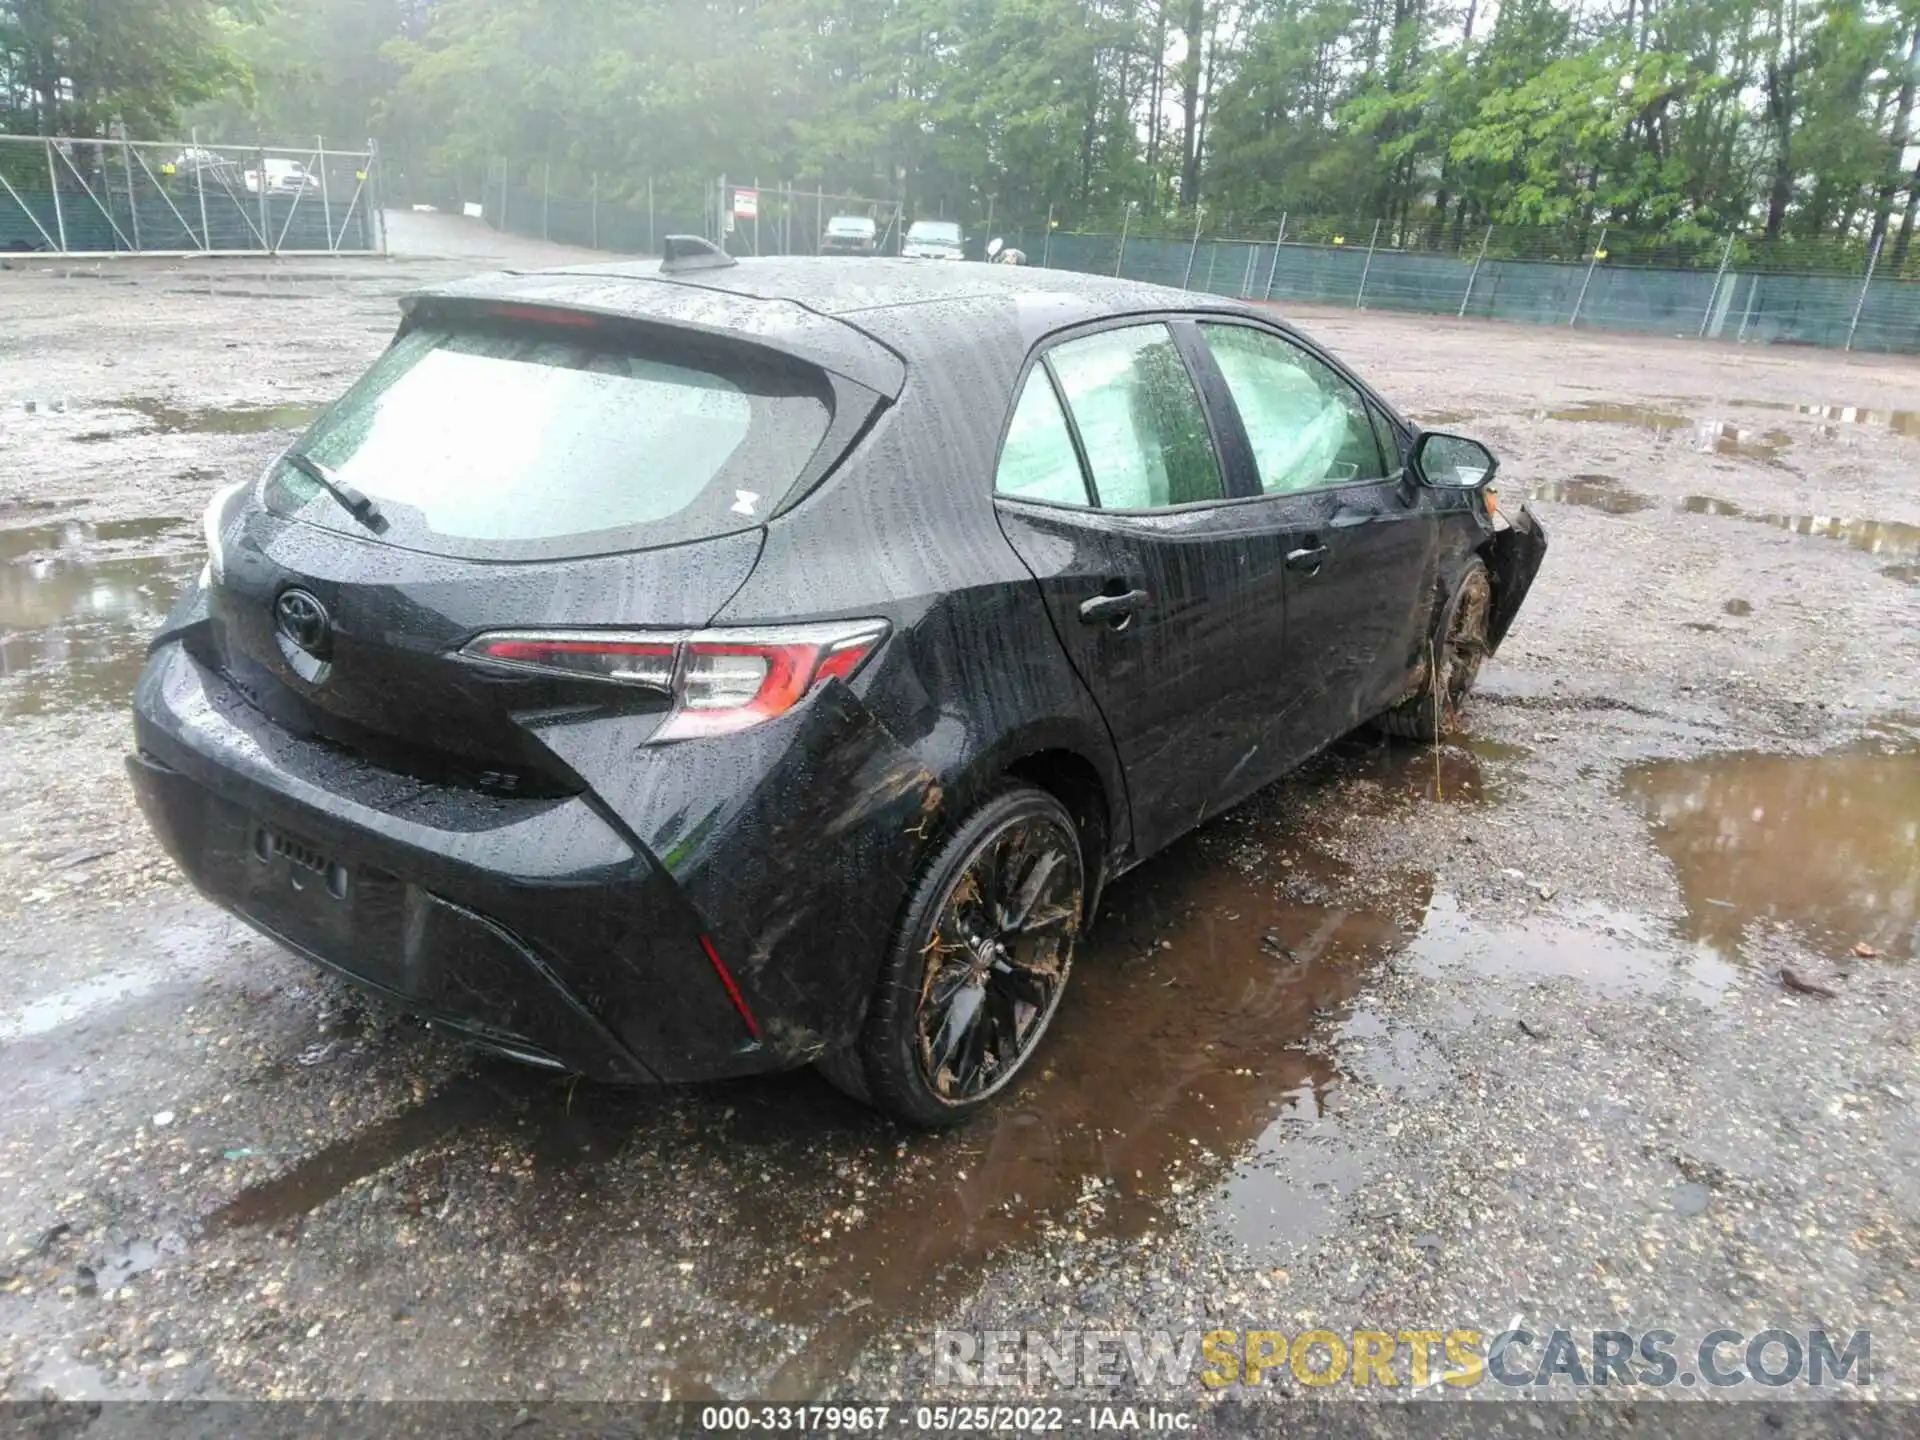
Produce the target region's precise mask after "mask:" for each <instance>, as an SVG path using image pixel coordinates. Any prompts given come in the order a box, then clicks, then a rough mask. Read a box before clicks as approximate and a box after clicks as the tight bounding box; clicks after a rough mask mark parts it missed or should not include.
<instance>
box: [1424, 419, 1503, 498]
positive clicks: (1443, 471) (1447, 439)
mask: <svg viewBox="0 0 1920 1440" xmlns="http://www.w3.org/2000/svg"><path fill="white" fill-rule="evenodd" d="M1413 468H1414V473H1415V474H1417V475H1419V477H1420V479H1421V480H1422V481H1423V482H1425V483H1426V484H1428V485H1432V486H1435V487H1437V488H1440V489H1449V490H1455V489H1457V490H1471V489H1475V488H1477V487H1478V486H1481V485H1484V484H1486V483H1487V482H1488V481H1489V480H1491V479H1493V477H1494V473H1495V472H1496V471H1497V470H1499V468H1500V462H1499V461H1498V460H1496V459H1494V456H1493V452H1492V451H1491V450H1489V449H1488V448H1487V447H1486V446H1484V445H1482V444H1481V443H1480V442H1479V441H1478V440H1469V439H1468V438H1467V437H1466V436H1464V435H1445V434H1442V433H1440V432H1439V431H1437V430H1430V431H1428V432H1427V433H1426V434H1424V435H1422V436H1421V437H1420V438H1419V439H1418V440H1416V441H1415V442H1414V446H1413Z"/></svg>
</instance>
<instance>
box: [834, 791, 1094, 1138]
mask: <svg viewBox="0 0 1920 1440" xmlns="http://www.w3.org/2000/svg"><path fill="white" fill-rule="evenodd" d="M1085 898H1086V877H1085V867H1084V865H1083V863H1082V859H1081V853H1080V837H1079V833H1078V831H1077V830H1076V829H1075V827H1074V823H1073V818H1072V817H1071V816H1070V815H1069V814H1068V813H1067V811H1066V808H1065V807H1064V806H1062V805H1061V804H1060V802H1059V801H1058V800H1056V799H1054V798H1053V796H1051V795H1049V794H1047V793H1046V792H1045V791H1044V790H1040V789H1038V788H1036V787H1034V786H1031V785H1018V786H1014V787H1011V788H1009V789H1006V790H1003V791H1001V792H999V793H998V794H996V795H994V796H993V797H992V798H991V799H989V800H987V801H986V802H984V803H983V804H982V805H980V807H979V808H978V809H976V810H975V811H974V812H973V813H972V814H971V815H969V816H968V817H967V819H966V820H965V821H964V822H963V823H962V824H961V825H960V826H959V828H958V829H957V830H955V832H954V833H953V835H952V836H951V837H949V838H948V840H947V841H946V842H945V843H944V844H943V845H941V846H940V847H939V849H938V850H937V851H936V852H935V853H934V855H933V856H932V858H931V859H929V860H928V862H927V864H926V866H925V868H924V869H923V870H922V871H921V874H920V880H919V882H918V884H916V885H915V886H914V889H913V893H912V895H911V896H910V897H909V899H908V901H907V905H906V909H905V912H904V913H903V915H902V917H901V923H900V925H899V927H898V928H897V930H896V931H895V936H894V943H893V948H892V949H891V951H890V952H889V953H888V957H887V963H886V966H885V968H884V970H883V971H882V973H881V976H880V983H879V988H878V991H877V992H876V994H875V996H874V1003H873V1009H872V1012H871V1014H870V1015H869V1016H868V1020H867V1026H866V1031H865V1033H864V1034H863V1036H862V1038H861V1043H860V1047H859V1051H860V1054H859V1059H860V1061H861V1067H860V1068H861V1071H862V1078H864V1080H865V1082H866V1083H865V1087H864V1088H865V1090H866V1092H867V1096H866V1097H865V1098H870V1099H871V1101H872V1102H873V1103H874V1104H875V1105H877V1106H879V1107H880V1108H881V1109H883V1110H886V1111H888V1112H889V1113H891V1114H893V1115H895V1116H897V1117H898V1118H900V1119H902V1120H907V1121H910V1122H912V1123H914V1124H917V1125H929V1126H933V1125H952V1124H955V1123H956V1122H958V1121H961V1120H964V1119H966V1118H967V1117H968V1116H969V1115H971V1114H973V1113H974V1112H975V1111H976V1110H978V1109H980V1108H981V1107H982V1106H984V1105H985V1104H986V1103H987V1102H988V1101H989V1100H990V1099H992V1097H993V1096H995V1095H996V1094H998V1093H999V1092H1000V1091H1002V1090H1004V1089H1005V1088H1006V1087H1007V1086H1008V1085H1009V1084H1011V1083H1012V1081H1013V1078H1014V1077H1015V1076H1016V1075H1018V1074H1019V1073H1020V1071H1021V1069H1022V1067H1024V1066H1025V1064H1026V1062H1027V1060H1028V1059H1029V1057H1031V1055H1032V1054H1033V1052H1034V1049H1035V1048H1036V1047H1037V1046H1038V1045H1039V1043H1040V1037H1041V1036H1042V1035H1043V1034H1045V1033H1046V1029H1047V1025H1048V1023H1049V1022H1050V1021H1051V1020H1052V1019H1053V1014H1054V1011H1055V1010H1056V1009H1057V1008H1058V1007H1059V1004H1060V996H1061V994H1062V993H1063V992H1064V991H1065V989H1066V984H1067V976H1068V973H1069V972H1070V971H1071V969H1072V966H1073V949H1074V942H1075V941H1076V940H1077V939H1078V938H1079V934H1080V923H1081V919H1082V916H1083V915H1084V913H1085Z"/></svg>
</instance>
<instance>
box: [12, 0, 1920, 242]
mask: <svg viewBox="0 0 1920 1440" xmlns="http://www.w3.org/2000/svg"><path fill="white" fill-rule="evenodd" d="M1916 28H1920V0H1610V3H1609V0H1602V4H1601V6H1600V8H1598V9H1596V8H1594V6H1593V5H1591V4H1587V3H1575V0H1239V3H1237V4H1233V5H1229V4H1227V3H1226V0H592V3H580V0H253V3H251V4H232V3H230V4H227V5H225V6H222V7H218V8H216V7H214V6H213V5H211V4H210V3H209V0H0V106H5V107H7V108H6V110H5V111H4V114H5V117H6V120H7V122H8V124H9V125H10V126H12V127H13V128H25V129H33V128H37V127H39V126H40V125H42V124H47V123H53V124H56V125H59V126H63V127H66V128H69V129H84V128H86V127H97V126H99V125H101V124H103V123H105V122H106V121H107V120H109V119H111V118H113V117H115V116H119V117H124V118H125V119H126V120H127V122H128V124H129V125H130V126H131V127H134V128H136V129H144V130H146V131H147V132H149V133H157V131H158V129H159V128H162V127H164V126H165V125H167V124H168V123H172V122H176V121H177V120H179V119H182V118H184V119H186V120H189V121H191V122H192V123H196V124H198V125H200V126H201V127H202V133H203V135H206V136H208V137H211V138H216V139H227V140H238V141H252V140H253V139H255V138H258V137H264V138H267V139H279V140H289V141H298V140H303V139H304V138H305V137H307V136H309V135H316V134H324V135H326V136H328V137H329V138H330V139H337V140H339V141H341V142H343V143H345V142H352V143H357V142H358V141H359V140H360V139H362V138H364V137H365V136H367V135H369V134H372V135H376V136H378V137H379V139H380V140H381V142H382V143H383V145H384V146H385V147H386V149H387V152H388V154H389V155H390V156H391V155H399V156H402V157H406V158H407V159H408V160H409V161H410V162H411V163H413V164H417V165H418V166H420V167H422V168H428V167H431V168H433V169H436V170H438V171H440V172H441V173H443V174H448V175H453V174H463V175H466V176H468V177H477V176H478V175H480V174H483V173H486V172H487V171H489V170H492V171H493V173H495V174H498V173H499V167H500V166H501V165H502V164H503V163H504V165H505V166H506V169H507V172H508V173H509V174H510V175H511V176H512V177H513V178H515V179H517V180H521V181H533V180H541V181H542V183H547V182H550V183H551V184H552V186H553V188H554V190H555V192H556V193H569V194H573V195H583V194H584V193H585V192H586V190H587V188H588V186H589V185H592V186H595V187H596V188H597V191H598V193H599V194H600V195H601V196H602V198H604V199H608V200H615V201H617V200H620V199H622V198H627V197H632V196H637V195H639V194H640V193H641V192H642V191H643V190H644V189H645V187H646V186H647V183H648V181H649V180H650V179H651V180H652V181H654V182H655V183H656V184H659V185H663V186H673V185H676V184H677V185H678V186H679V190H678V193H680V194H688V193H696V194H697V193H698V188H699V187H700V186H702V185H704V184H705V183H706V182H707V181H708V180H709V179H710V178H712V177H714V176H716V175H720V174H723V173H724V174H726V175H727V176H729V177H730V178H731V179H733V180H735V181H736V182H740V181H752V180H754V179H756V178H757V179H760V180H762V181H763V182H765V183H767V184H775V183H779V182H782V181H793V182H798V183H801V184H803V185H805V186H807V187H809V188H811V187H813V186H820V187H822V188H824V189H827V190H829V191H842V192H857V193H861V194H868V195H874V196H877V197H884V198H888V199H899V200H902V201H903V202H904V203H905V204H906V206H907V207H908V209H909V211H910V213H914V214H941V213H944V214H946V215H950V216H959V217H961V218H963V219H967V220H970V221H978V220H980V219H982V218H983V214H984V212H985V211H986V210H987V209H988V208H989V207H993V208H994V210H995V213H996V214H997V215H999V216H1001V217H1005V218H1006V219H1007V220H1008V221H1010V222H1013V221H1022V222H1026V223H1029V224H1036V225H1037V224H1038V223H1039V222H1040V220H1041V218H1042V217H1043V216H1044V215H1045V214H1046V213H1047V211H1048V209H1049V207H1052V209H1053V212H1054V214H1055V215H1056V217H1057V218H1059V219H1061V220H1063V221H1065V222H1066V223H1067V224H1069V225H1073V224H1087V225H1104V226H1113V225H1117V224H1118V223H1119V221H1120V218H1121V217H1122V216H1123V215H1124V216H1128V217H1129V219H1128V221H1127V223H1129V224H1130V225H1131V226H1133V227H1134V233H1138V234H1154V233H1184V232H1185V231H1187V230H1189V229H1190V228H1191V226H1192V224H1193V215H1194V209H1193V207H1194V204H1195V202H1196V201H1199V202H1201V203H1203V204H1204V205H1205V212H1204V220H1205V223H1206V224H1207V226H1208V228H1210V229H1214V230H1220V229H1233V228H1239V229H1241V230H1243V231H1245V232H1247V233H1256V232H1258V233H1265V232H1266V230H1267V227H1269V226H1271V225H1273V224H1274V223H1275V222H1276V221H1277V219H1278V217H1279V216H1280V215H1281V214H1282V213H1283V212H1285V213H1287V214H1289V215H1291V216H1294V217H1297V218H1298V220H1299V223H1300V224H1301V225H1306V224H1308V223H1309V222H1308V221H1307V220H1306V219H1305V217H1307V216H1313V217H1317V218H1318V219H1319V220H1324V221H1326V222H1327V223H1329V224H1333V225H1335V226H1336V229H1345V230H1349V231H1353V232H1354V233H1367V231H1368V229H1369V227H1370V225H1371V222H1372V221H1374V220H1379V221H1381V222H1382V224H1383V226H1384V227H1385V229H1384V231H1383V233H1386V234H1390V235H1392V236H1393V237H1395V240H1396V243H1418V242H1419V241H1420V240H1421V239H1422V238H1423V237H1424V238H1425V239H1426V240H1427V241H1429V242H1430V243H1440V242H1441V241H1442V239H1443V237H1444V238H1445V240H1446V241H1447V242H1448V243H1455V244H1457V243H1459V241H1460V237H1461V235H1462V233H1463V232H1464V230H1465V228H1466V227H1468V226H1472V227H1475V228H1478V227H1482V226H1485V225H1494V226H1547V227H1553V228H1555V229H1556V230H1558V231H1560V232H1563V233H1564V234H1565V236H1566V237H1567V242H1566V243H1568V244H1569V245H1571V246H1573V247H1574V249H1575V250H1577V249H1578V248H1579V246H1580V245H1582V244H1585V243H1586V238H1585V237H1588V236H1589V235H1590V233H1591V232H1592V231H1593V230H1594V229H1595V228H1596V227H1598V226H1601V225H1606V226H1609V227H1612V228H1613V229H1614V230H1615V232H1616V233H1624V232H1628V231H1631V232H1634V233H1637V234H1641V235H1645V236H1649V237H1657V238H1658V239H1659V240H1660V241H1661V242H1662V243H1664V244H1668V245H1670V246H1677V247H1682V248H1685V247H1689V246H1694V245H1698V244H1704V243H1705V242H1706V239H1707V237H1710V236H1714V235H1724V234H1725V233H1726V232H1727V231H1728V230H1729V229H1754V230H1761V229H1764V231H1765V234H1766V238H1767V239H1768V240H1769V241H1773V242H1776V243H1783V242H1785V241H1787V240H1788V239H1791V238H1794V237H1806V238H1809V239H1813V238H1820V237H1826V238H1830V239H1832V240H1834V241H1835V242H1844V243H1848V244H1864V243H1865V239H1866V237H1867V235H1868V233H1869V231H1872V232H1873V233H1879V232H1880V231H1881V230H1884V229H1887V228H1889V226H1892V227H1893V228H1895V229H1897V228H1898V222H1899V220H1900V218H1901V216H1902V215H1903V214H1910V213H1912V212H1913V211H1914V210H1915V209H1916V208H1917V206H1920V176H1916V175H1914V174H1910V173H1908V172H1907V170H1906V169H1905V168H1904V161H1905V158H1906V152H1907V149H1908V146H1909V141H1910V137H1912V135H1913V129H1914V127H1913V124H1912V119H1911V111H1912V109H1913V107H1914V103H1915V98H1916V97H1915V95H1914V89H1915V86H1914V75H1913V65H1912V62H1913V60H1914V58H1916V57H1920V43H1917V42H1916ZM182 112H184V114H183V113H182ZM1189 131H1191V133H1189ZM1189 154H1197V155H1198V161H1197V163H1196V164H1192V165H1189V164H1188V163H1187V160H1186V157H1187V156H1188V155H1189ZM472 188H473V187H472V186H471V184H469V186H468V189H469V191H471V190H472ZM1556 243H1558V242H1556Z"/></svg>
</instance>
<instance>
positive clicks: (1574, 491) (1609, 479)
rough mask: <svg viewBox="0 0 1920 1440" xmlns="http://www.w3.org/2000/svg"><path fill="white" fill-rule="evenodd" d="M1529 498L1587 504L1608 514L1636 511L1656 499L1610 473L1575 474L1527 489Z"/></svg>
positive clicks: (1632, 513)
mask: <svg viewBox="0 0 1920 1440" xmlns="http://www.w3.org/2000/svg"><path fill="white" fill-rule="evenodd" d="M1527 498H1528V499H1529V500H1551V501H1553V502H1555V503H1556V504H1560V505H1584V506H1586V507H1587V508H1588V509H1590V510H1601V511H1604V512H1605V513H1607V514H1608V515H1635V514H1638V513H1639V512H1640V511H1642V510H1649V509H1651V508H1652V507H1653V501H1652V500H1650V499H1649V498H1648V497H1647V496H1645V495H1642V494H1641V493H1640V492H1639V491H1637V490H1629V489H1628V488H1627V487H1626V486H1624V485H1622V484H1621V483H1620V482H1619V481H1618V480H1616V479H1614V478H1613V476H1611V475H1575V476H1573V477H1572V478H1571V479H1567V480H1556V481H1554V482H1553V483H1552V484H1549V485H1536V486H1534V487H1533V488H1532V489H1531V490H1529V491H1527Z"/></svg>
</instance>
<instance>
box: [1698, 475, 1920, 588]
mask: <svg viewBox="0 0 1920 1440" xmlns="http://www.w3.org/2000/svg"><path fill="white" fill-rule="evenodd" d="M1679 508H1680V509H1681V510H1683V511H1685V512H1687V513H1688V514H1690V515H1723V516H1728V517H1733V518H1738V519H1742V520H1751V521H1753V522H1755V523H1756V524H1760V525H1771V526H1773V528H1774V529H1776V530H1786V531H1790V532H1792V533H1793V534H1795V535H1810V536H1818V537H1819V538H1821V539H1823V540H1841V541H1845V542H1846V543H1847V544H1848V545H1850V546H1852V547H1853V548H1854V549H1855V550H1860V551H1864V552H1865V553H1866V554H1869V555H1885V556H1887V557H1888V558H1889V559H1891V558H1895V557H1905V556H1908V555H1920V525H1907V524H1904V523H1902V522H1901V521H1898V520H1849V519H1847V518H1846V517H1844V516H1839V515H1771V514H1760V513H1751V514H1750V513H1748V512H1747V511H1746V510H1745V509H1743V508H1742V507H1741V506H1740V505H1738V504H1736V503H1735V502H1734V501H1732V500H1722V499H1719V498H1718V497H1716V496H1713V495H1689V496H1687V497H1686V498H1685V499H1684V500H1682V501H1681V502H1680V505H1679ZM1893 568H1894V569H1896V570H1897V569H1899V568H1900V567H1898V566H1895V567H1893ZM1882 573H1883V574H1885V573H1887V572H1885V571H1883V572H1882ZM1891 578H1893V579H1900V578H1902V577H1900V576H1898V575H1894V576H1892V577H1891Z"/></svg>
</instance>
